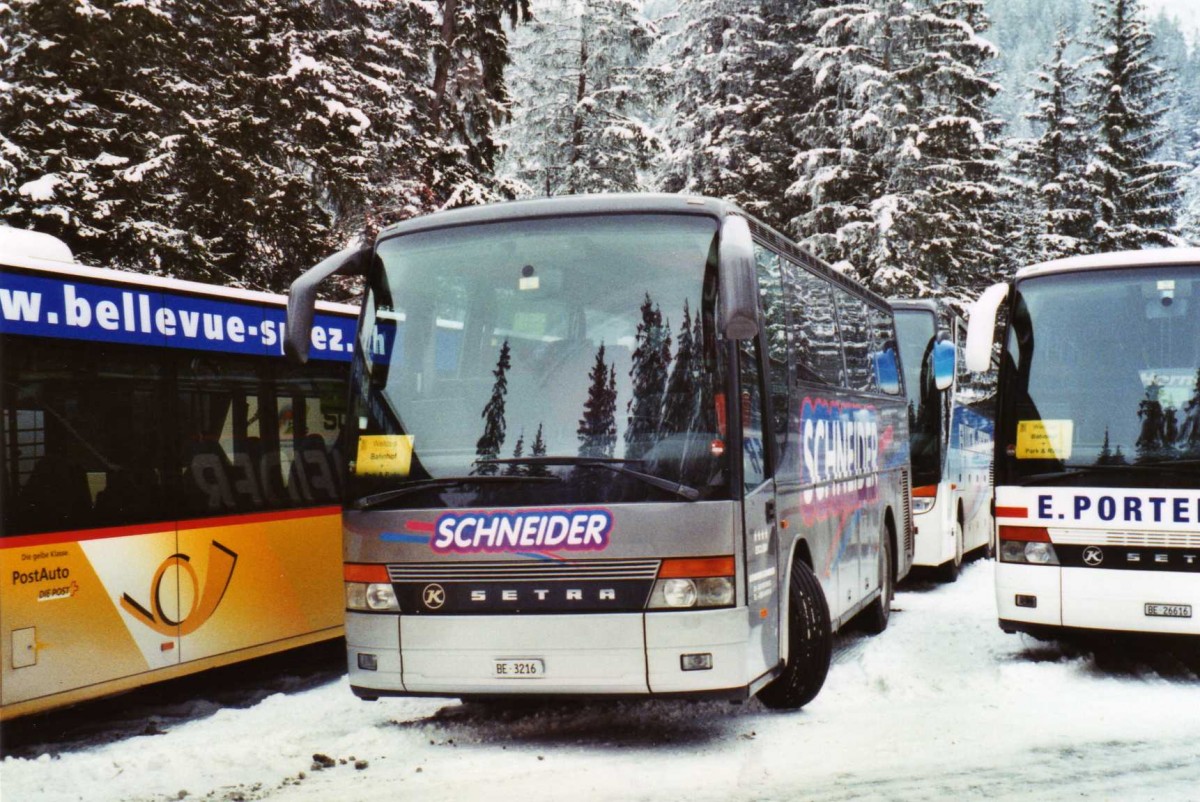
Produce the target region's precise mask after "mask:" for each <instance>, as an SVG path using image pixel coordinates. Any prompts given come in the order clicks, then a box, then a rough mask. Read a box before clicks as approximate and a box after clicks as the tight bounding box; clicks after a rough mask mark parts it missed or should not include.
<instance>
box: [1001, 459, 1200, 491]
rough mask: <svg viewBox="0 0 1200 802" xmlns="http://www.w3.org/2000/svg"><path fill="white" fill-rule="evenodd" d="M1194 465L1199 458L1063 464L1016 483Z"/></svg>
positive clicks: (1198, 462)
mask: <svg viewBox="0 0 1200 802" xmlns="http://www.w3.org/2000/svg"><path fill="white" fill-rule="evenodd" d="M1194 465H1200V460H1194V459H1182V460H1160V461H1157V462H1130V463H1120V464H1115V465H1114V464H1111V463H1110V464H1104V465H1063V468H1062V470H1061V471H1050V472H1048V473H1035V474H1030V475H1029V476H1023V477H1021V480H1020V481H1019V482H1018V484H1020V485H1030V484H1034V483H1036V482H1053V481H1055V480H1057V479H1070V478H1071V477H1074V476H1090V475H1092V474H1097V473H1138V472H1160V471H1163V470H1168V469H1171V468H1178V467H1181V466H1185V467H1186V466H1194Z"/></svg>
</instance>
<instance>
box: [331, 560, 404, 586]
mask: <svg viewBox="0 0 1200 802" xmlns="http://www.w3.org/2000/svg"><path fill="white" fill-rule="evenodd" d="M342 577H343V578H344V579H345V580H346V581H347V582H366V583H368V584H370V583H372V582H391V581H392V580H391V578H390V577H389V576H388V571H387V566H386V565H380V564H378V563H374V564H363V563H344V564H343V565H342Z"/></svg>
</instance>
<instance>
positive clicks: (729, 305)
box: [717, 215, 758, 340]
mask: <svg viewBox="0 0 1200 802" xmlns="http://www.w3.org/2000/svg"><path fill="white" fill-rule="evenodd" d="M754 270H755V266H754V239H753V237H751V236H750V224H749V223H747V222H746V218H744V217H737V216H735V215H729V216H727V217H726V218H725V220H724V222H722V223H721V241H720V243H719V244H718V250H717V276H718V281H719V284H720V305H719V308H718V310H717V316H718V319H717V327H718V329H719V330H720V331H721V333H722V334H724V335H725V337H726V338H727V339H730V340H752V339H754V337H755V336H756V335H757V334H758V288H757V286H756V284H755V282H754Z"/></svg>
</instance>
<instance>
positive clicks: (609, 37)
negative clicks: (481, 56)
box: [500, 0, 659, 195]
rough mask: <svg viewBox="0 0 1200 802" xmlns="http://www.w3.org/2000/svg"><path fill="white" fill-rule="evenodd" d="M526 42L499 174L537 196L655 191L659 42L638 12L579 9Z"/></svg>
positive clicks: (624, 3)
mask: <svg viewBox="0 0 1200 802" xmlns="http://www.w3.org/2000/svg"><path fill="white" fill-rule="evenodd" d="M519 34H520V35H519V37H518V38H517V39H516V40H515V42H514V64H513V70H512V74H513V80H512V81H510V83H512V84H513V87H514V89H513V93H514V97H515V108H514V115H513V121H512V124H511V125H510V126H508V128H507V129H506V130H505V132H504V133H505V137H506V139H507V140H508V144H509V151H508V153H507V155H506V158H505V160H504V161H503V163H502V166H501V168H500V171H501V172H502V173H511V174H512V175H514V176H515V177H516V178H517V179H518V180H520V181H521V182H523V183H524V184H526V185H527V186H528V193H529V194H533V195H560V194H577V193H586V192H632V191H637V190H644V189H646V188H647V182H646V179H645V178H644V176H643V173H644V172H645V171H646V170H647V168H648V167H649V166H650V164H651V159H652V157H653V155H654V154H655V152H656V151H657V150H658V148H659V144H658V137H657V135H656V134H655V133H654V131H653V129H652V127H651V125H650V110H649V108H647V106H648V104H649V100H650V98H651V94H652V93H651V91H650V86H649V82H648V74H647V71H648V67H647V65H646V57H647V54H648V53H649V51H650V47H651V45H652V44H653V43H654V40H655V38H656V35H657V34H656V30H655V28H654V26H653V25H651V24H650V23H649V22H647V21H646V20H645V19H643V18H642V16H641V14H640V12H639V11H638V7H637V4H636V3H633V2H632V1H631V0H574V1H573V2H570V3H566V4H564V5H562V6H558V7H552V8H548V9H547V10H546V11H545V12H543V13H540V14H539V17H538V18H537V19H536V20H534V21H533V22H532V23H531V24H529V25H526V26H524V28H523V29H522V30H521V31H520V32H519Z"/></svg>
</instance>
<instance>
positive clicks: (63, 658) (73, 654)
mask: <svg viewBox="0 0 1200 802" xmlns="http://www.w3.org/2000/svg"><path fill="white" fill-rule="evenodd" d="M102 542H103V544H104V546H105V548H104V549H103V554H104V559H105V560H106V561H107V562H108V563H112V564H115V565H116V567H117V568H118V569H120V568H122V567H124V566H122V563H123V562H124V561H126V560H130V558H133V559H132V560H130V562H131V563H132V564H131V565H129V569H130V570H128V571H120V570H118V571H116V572H110V573H111V574H115V575H116V578H115V579H114V576H108V577H106V576H105V575H104V572H103V571H98V570H97V568H98V567H108V566H97V565H96V564H95V563H94V562H93V557H92V555H90V554H88V549H87V548H85V547H86V546H87V545H89V544H84V543H71V542H68V543H53V544H49V545H42V546H28V547H19V548H8V549H4V550H3V551H0V564H2V565H3V569H2V570H3V574H0V576H2V577H3V583H2V588H0V659H3V672H2V674H0V676H2V677H3V682H2V683H0V698H2V699H3V704H4V705H5V706H8V705H10V704H12V703H14V702H19V701H23V700H26V699H31V698H35V697H38V696H45V695H48V694H53V693H59V692H62V691H67V690H73V689H75V688H80V687H84V686H88V685H93V684H96V683H99V682H104V681H107V680H112V679H116V678H119V677H127V676H130V675H133V674H139V673H142V672H145V671H147V670H148V669H150V668H154V667H157V666H159V665H171V664H173V663H175V662H178V659H179V657H178V649H176V648H175V643H176V641H175V638H172V637H162V636H156V638H155V640H154V644H155V645H154V648H155V649H156V650H157V651H158V652H159V653H158V654H156V655H154V658H155V659H154V661H153V662H150V661H148V660H147V658H146V656H145V653H146V648H144V647H143V645H140V644H139V643H138V641H137V639H136V638H135V636H134V633H132V632H131V631H130V629H129V627H128V626H127V625H126V622H125V620H124V617H125V616H126V615H127V613H125V612H124V611H123V610H122V609H121V607H120V606H119V600H120V598H121V594H122V593H123V592H125V590H128V592H129V593H131V594H133V595H135V597H142V596H144V591H145V584H146V583H148V582H149V578H147V579H146V580H141V579H140V577H139V578H138V579H139V581H138V584H137V585H134V584H133V583H132V581H128V582H127V581H124V580H132V579H133V577H134V576H136V564H137V562H138V560H137V559H136V558H137V557H138V556H139V555H141V554H145V553H149V552H159V551H164V552H166V553H167V554H170V553H172V552H173V551H174V545H175V531H174V529H172V530H171V531H170V532H164V533H155V534H139V535H132V536H129V537H117V538H112V539H111V540H109V541H102ZM151 570H153V567H151ZM121 574H125V576H121ZM169 582H170V580H169V579H167V580H164V582H163V583H162V584H163V585H164V588H163V590H164V592H165V593H170V592H172V591H173V589H171V588H169V587H167V585H168V584H169ZM148 601H149V600H147V599H144V598H143V600H142V601H141V602H140V603H141V604H147V603H148ZM165 644H170V646H164V645H165ZM146 645H147V646H148V645H149V644H146Z"/></svg>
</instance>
